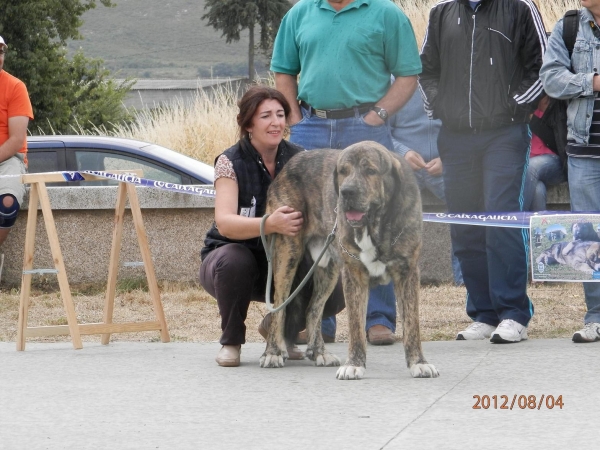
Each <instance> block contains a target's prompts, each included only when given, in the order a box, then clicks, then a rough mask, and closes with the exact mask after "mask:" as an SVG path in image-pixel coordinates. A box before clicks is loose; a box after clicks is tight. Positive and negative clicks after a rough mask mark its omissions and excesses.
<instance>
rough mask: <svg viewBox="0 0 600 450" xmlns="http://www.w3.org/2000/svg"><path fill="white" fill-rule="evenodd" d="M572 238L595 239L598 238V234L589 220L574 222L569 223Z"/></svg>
mask: <svg viewBox="0 0 600 450" xmlns="http://www.w3.org/2000/svg"><path fill="white" fill-rule="evenodd" d="M571 232H572V233H573V240H574V241H576V240H581V241H592V240H593V241H595V240H597V239H598V234H597V233H596V232H595V231H594V226H593V225H592V224H591V223H589V222H575V223H574V224H573V225H571Z"/></svg>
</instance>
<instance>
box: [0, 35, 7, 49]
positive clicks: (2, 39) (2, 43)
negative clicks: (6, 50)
mask: <svg viewBox="0 0 600 450" xmlns="http://www.w3.org/2000/svg"><path fill="white" fill-rule="evenodd" d="M0 46H3V47H8V45H6V42H4V38H3V37H2V36H0Z"/></svg>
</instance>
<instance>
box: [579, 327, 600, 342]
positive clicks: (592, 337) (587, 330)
mask: <svg viewBox="0 0 600 450" xmlns="http://www.w3.org/2000/svg"><path fill="white" fill-rule="evenodd" d="M594 341H600V323H595V322H590V323H586V324H585V326H584V327H583V329H582V330H579V331H576V332H575V334H574V335H573V342H594Z"/></svg>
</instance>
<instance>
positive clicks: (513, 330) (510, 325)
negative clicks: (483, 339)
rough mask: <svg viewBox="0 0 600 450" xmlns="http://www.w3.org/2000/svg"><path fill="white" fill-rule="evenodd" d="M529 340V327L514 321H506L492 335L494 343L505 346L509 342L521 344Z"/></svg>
mask: <svg viewBox="0 0 600 450" xmlns="http://www.w3.org/2000/svg"><path fill="white" fill-rule="evenodd" d="M525 339H527V327H525V326H523V325H521V324H520V323H519V322H515V321H514V320H512V319H504V320H503V321H502V322H500V325H498V328H496V331H494V332H493V333H492V339H490V340H491V341H492V342H495V343H496V344H503V343H507V342H519V341H524V340H525Z"/></svg>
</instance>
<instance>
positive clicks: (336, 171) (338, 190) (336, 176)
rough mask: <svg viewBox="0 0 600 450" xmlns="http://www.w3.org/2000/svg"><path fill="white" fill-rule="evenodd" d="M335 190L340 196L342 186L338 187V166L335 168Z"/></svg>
mask: <svg viewBox="0 0 600 450" xmlns="http://www.w3.org/2000/svg"><path fill="white" fill-rule="evenodd" d="M333 189H334V190H335V195H337V196H338V197H339V196H340V186H339V185H338V170H337V164H336V165H335V166H334V167H333Z"/></svg>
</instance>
